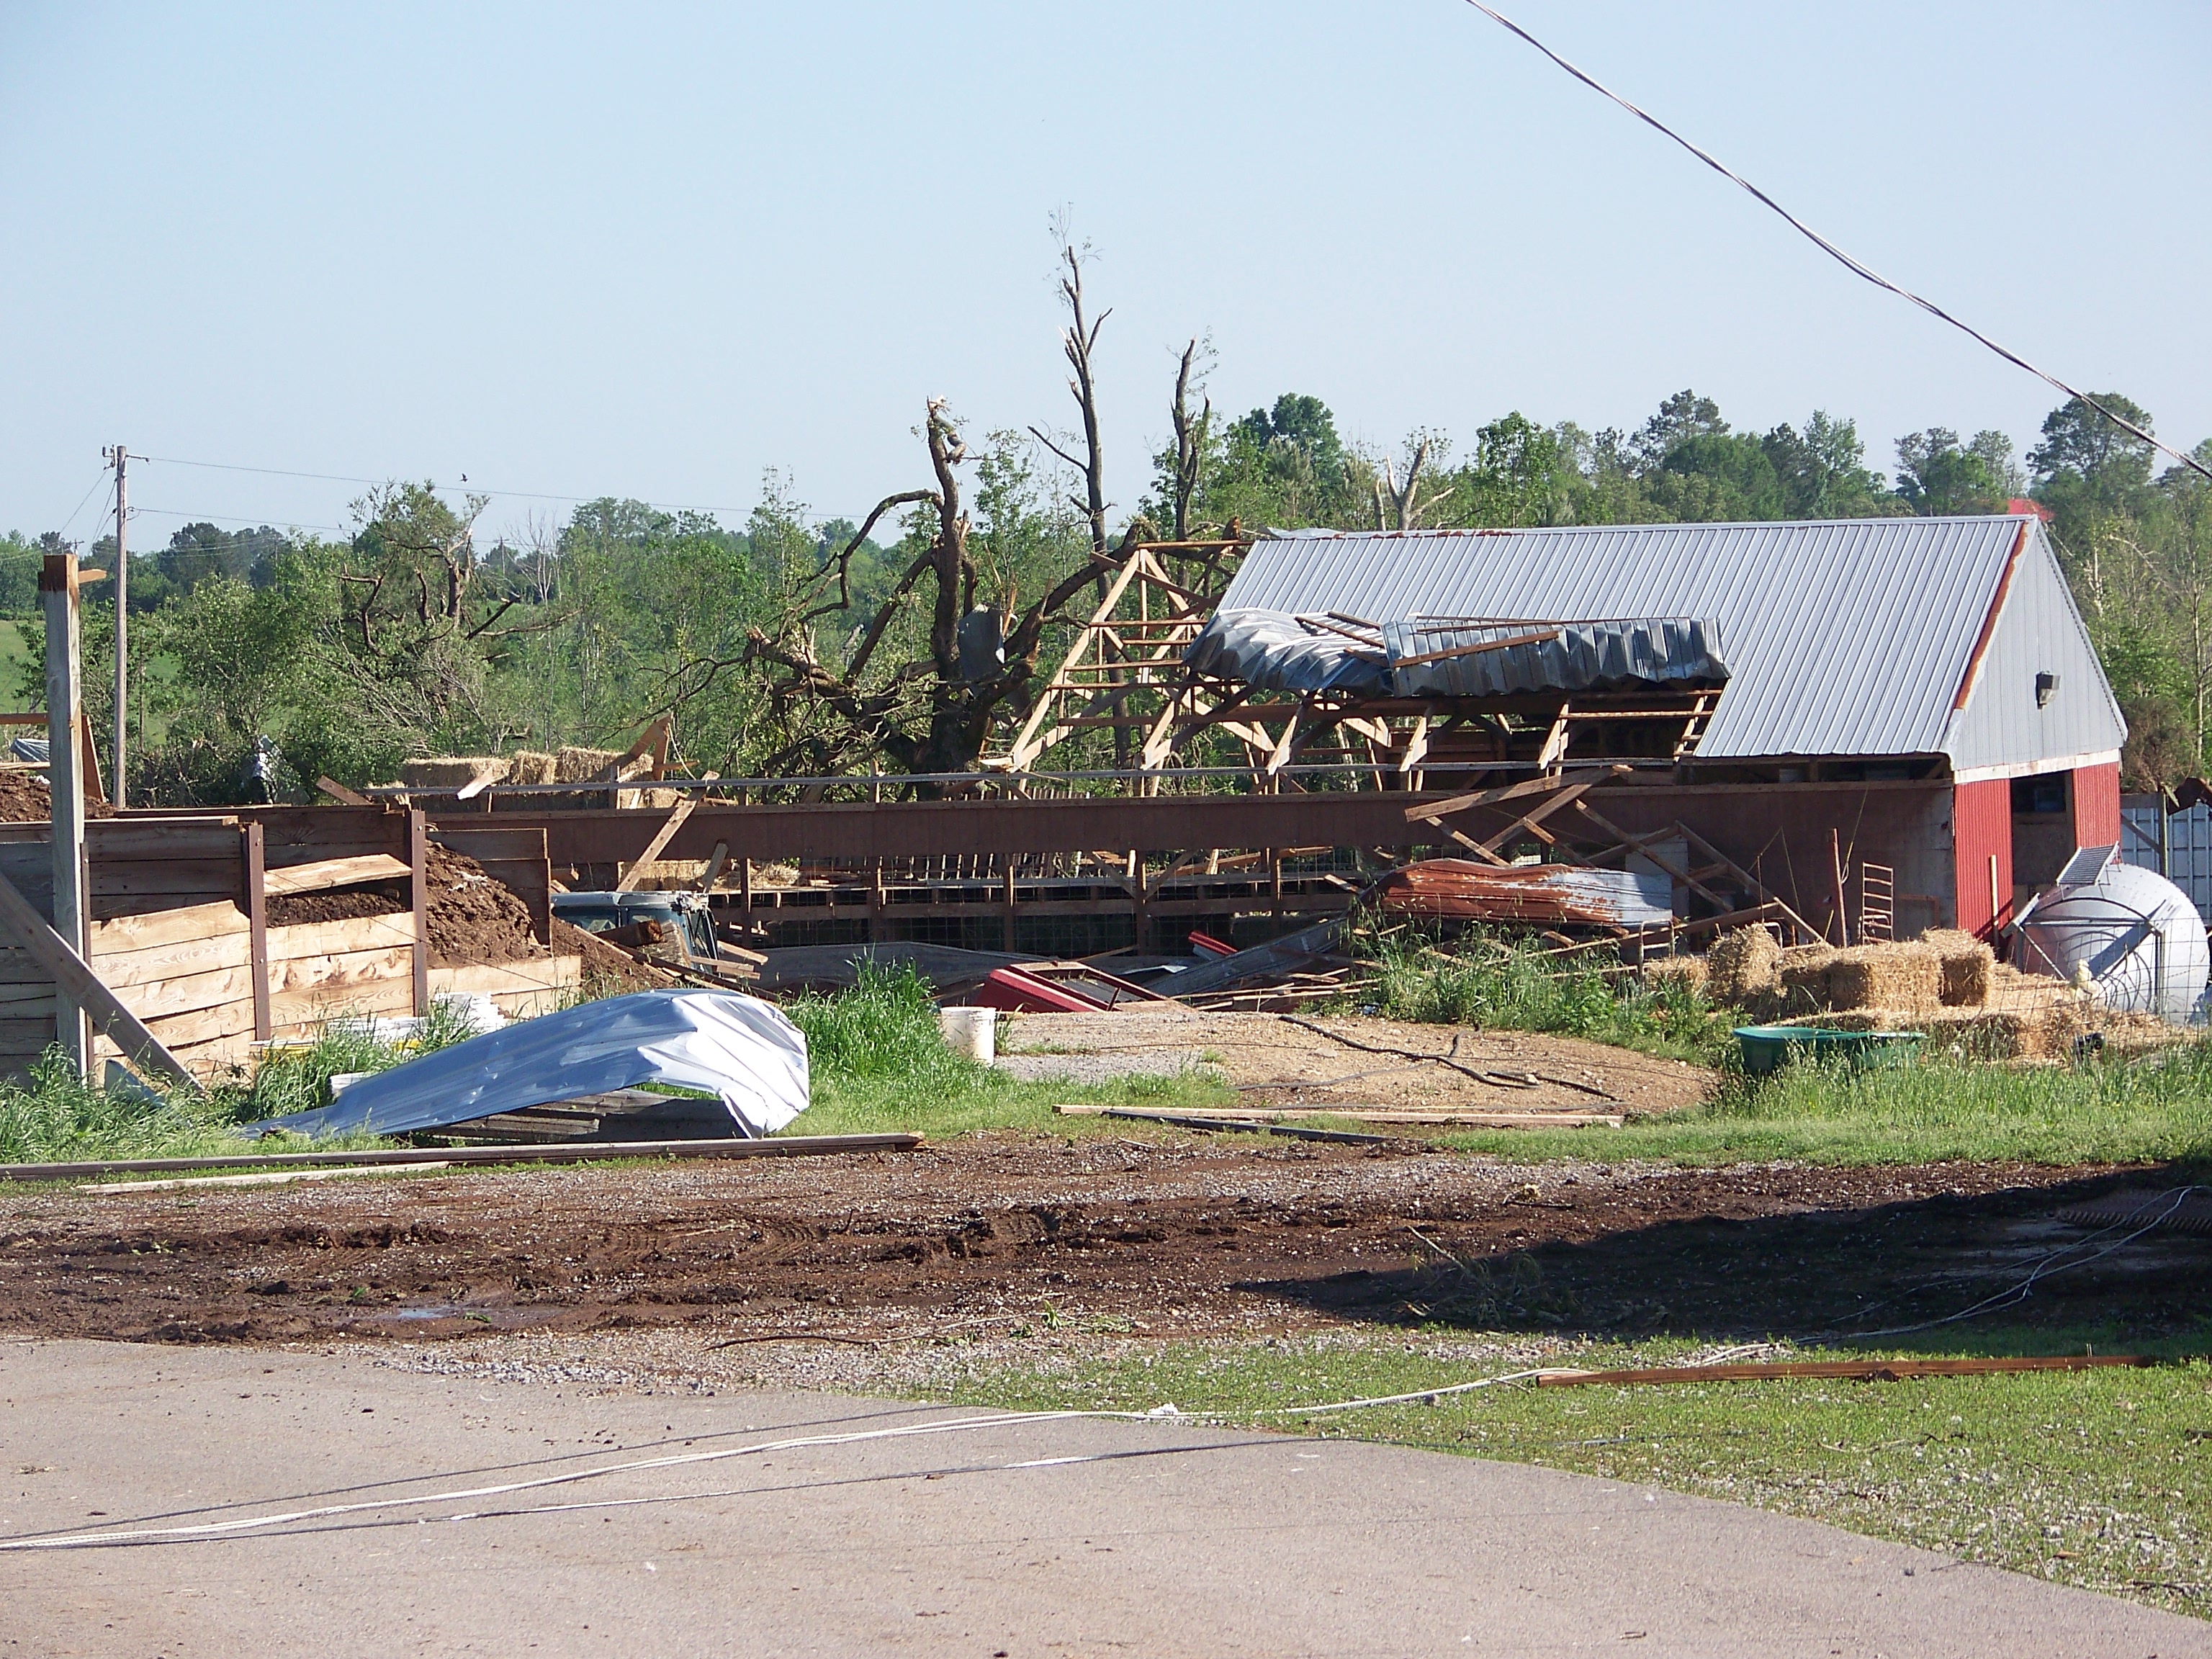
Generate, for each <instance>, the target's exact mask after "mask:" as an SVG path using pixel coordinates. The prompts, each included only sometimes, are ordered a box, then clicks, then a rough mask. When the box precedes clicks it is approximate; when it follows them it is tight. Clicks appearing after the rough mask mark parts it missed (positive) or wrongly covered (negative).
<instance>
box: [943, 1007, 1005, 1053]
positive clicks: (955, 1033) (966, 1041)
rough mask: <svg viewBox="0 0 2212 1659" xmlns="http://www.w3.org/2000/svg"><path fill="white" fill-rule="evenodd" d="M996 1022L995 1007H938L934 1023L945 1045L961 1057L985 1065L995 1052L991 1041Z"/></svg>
mask: <svg viewBox="0 0 2212 1659" xmlns="http://www.w3.org/2000/svg"><path fill="white" fill-rule="evenodd" d="M998 1021H999V1011H998V1010H997V1009H996V1008H939V1010H938V1011H937V1024H938V1027H939V1030H942V1031H943V1032H944V1033H945V1046H946V1047H947V1048H951V1050H952V1052H953V1053H954V1054H957V1055H959V1056H960V1058H961V1059H963V1060H974V1061H975V1062H976V1063H977V1064H978V1065H981V1066H988V1065H989V1064H990V1063H991V1057H992V1055H993V1054H994V1052H996V1043H995V1042H994V1032H995V1028H996V1027H997V1024H998Z"/></svg>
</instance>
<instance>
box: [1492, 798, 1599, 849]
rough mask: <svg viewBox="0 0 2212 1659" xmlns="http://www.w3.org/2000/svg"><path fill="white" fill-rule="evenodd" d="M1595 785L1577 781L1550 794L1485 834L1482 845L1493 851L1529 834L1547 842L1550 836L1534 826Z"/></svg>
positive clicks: (1571, 803) (1574, 800) (1569, 804)
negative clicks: (1517, 837) (1519, 814)
mask: <svg viewBox="0 0 2212 1659" xmlns="http://www.w3.org/2000/svg"><path fill="white" fill-rule="evenodd" d="M1596 787H1597V786H1596V785H1595V783H1577V784H1574V785H1572V786H1571V787H1568V788H1565V789H1562V790H1560V791H1559V793H1556V794H1554V795H1553V796H1551V797H1550V798H1549V799H1546V800H1544V801H1541V802H1539V803H1538V804H1537V805H1535V806H1534V807H1533V808H1531V809H1530V810H1529V811H1526V812H1523V813H1522V815H1521V816H1520V817H1517V818H1516V819H1514V820H1513V822H1512V823H1509V824H1507V825H1506V826H1505V827H1504V829H1500V830H1499V831H1498V833H1497V834H1496V835H1494V836H1485V837H1484V838H1483V842H1482V844H1483V846H1484V847H1485V848H1487V849H1488V850H1489V851H1491V852H1493V853H1495V852H1497V851H1498V849H1499V848H1502V847H1504V845H1505V843H1506V842H1510V841H1511V840H1512V839H1513V838H1514V837H1515V836H1524V835H1530V834H1534V835H1537V836H1540V837H1541V839H1543V840H1545V841H1547V842H1548V841H1549V840H1550V839H1551V837H1550V836H1545V835H1543V833H1542V832H1541V830H1539V829H1537V828H1536V826H1537V825H1538V824H1540V823H1542V822H1543V821H1544V820H1545V819H1546V818H1547V817H1551V816H1552V814H1553V813H1554V812H1556V811H1559V809H1560V808H1561V807H1563V806H1571V805H1574V804H1575V803H1576V802H1577V801H1578V800H1580V799H1582V798H1583V796H1584V795H1587V794H1588V793H1589V792H1590V791H1591V790H1593V789H1595V788H1596Z"/></svg>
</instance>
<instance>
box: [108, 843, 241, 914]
mask: <svg viewBox="0 0 2212 1659" xmlns="http://www.w3.org/2000/svg"><path fill="white" fill-rule="evenodd" d="M223 839H224V842H225V845H224V847H223V849H222V853H221V854H219V855H217V856H216V857H214V858H199V857H193V858H183V857H179V858H144V859H129V860H118V859H104V860H96V861H95V862H94V864H93V866H92V890H93V893H94V896H100V897H108V898H116V897H136V896H138V895H141V894H148V893H151V894H174V893H196V894H198V895H201V896H202V897H201V902H204V903H205V902H212V901H214V900H216V899H219V898H227V899H229V900H231V901H232V902H237V900H238V899H239V898H240V891H239V868H238V841H237V836H236V832H235V831H233V832H231V833H230V834H228V835H226V836H224V838H223Z"/></svg>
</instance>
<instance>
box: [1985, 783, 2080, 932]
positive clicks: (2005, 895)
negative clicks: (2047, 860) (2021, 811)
mask: <svg viewBox="0 0 2212 1659" xmlns="http://www.w3.org/2000/svg"><path fill="white" fill-rule="evenodd" d="M2112 805H2113V813H2114V816H2115V817H2118V810H2119V800H2118V796H2115V797H2114V798H2113V803H2112ZM1951 850H1952V858H1953V860H1954V868H1955V871H1956V880H1957V887H1956V891H1957V894H1958V925H1959V926H1960V927H1963V928H1965V929H1966V931H1967V932H1968V933H1979V934H1981V935H1983V936H1984V938H1986V937H1988V936H1989V935H1990V933H1994V932H1996V929H1997V927H1999V926H2001V925H2002V923H2004V922H2006V921H2009V920H2011V917H2012V781H2011V780H2010V779H2009V778H1989V779H1985V780H1984V781H1982V782H1979V783H1961V784H1957V785H1954V787H1953V788H1952V791H1951ZM1993 896H1994V900H1995V902H1991V901H1992V897H1993Z"/></svg>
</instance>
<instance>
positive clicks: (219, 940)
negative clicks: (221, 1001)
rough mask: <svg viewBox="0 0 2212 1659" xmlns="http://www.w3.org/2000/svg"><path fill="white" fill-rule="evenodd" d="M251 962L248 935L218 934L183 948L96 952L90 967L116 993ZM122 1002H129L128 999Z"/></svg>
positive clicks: (156, 947) (166, 946)
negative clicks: (125, 989) (115, 990)
mask: <svg viewBox="0 0 2212 1659" xmlns="http://www.w3.org/2000/svg"><path fill="white" fill-rule="evenodd" d="M252 961H253V945H252V939H251V937H250V936H249V935H247V934H245V933H221V934H218V935H216V937H215V938H213V939H188V940H186V941H185V943H184V944H182V945H155V947H154V948H153V949H151V950H149V951H120V952H115V953H108V952H103V951H94V953H93V957H92V965H93V967H94V969H97V970H98V972H99V974H100V977H101V978H102V979H104V980H106V981H107V982H108V983H109V984H110V985H112V986H113V987H116V988H117V989H118V991H119V990H122V989H124V988H125V987H131V986H139V985H158V984H160V983H161V981H163V980H167V979H179V978H181V977H183V976H184V975H188V974H209V973H215V972H218V971H221V970H223V969H233V968H236V969H245V968H248V967H250V966H251V965H252ZM124 1000H125V1001H126V1002H127V1001H129V1000H130V999H129V998H127V997H126V998H125V999H124Z"/></svg>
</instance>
